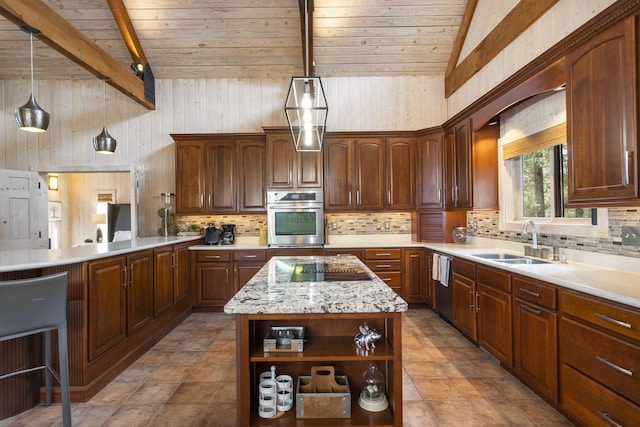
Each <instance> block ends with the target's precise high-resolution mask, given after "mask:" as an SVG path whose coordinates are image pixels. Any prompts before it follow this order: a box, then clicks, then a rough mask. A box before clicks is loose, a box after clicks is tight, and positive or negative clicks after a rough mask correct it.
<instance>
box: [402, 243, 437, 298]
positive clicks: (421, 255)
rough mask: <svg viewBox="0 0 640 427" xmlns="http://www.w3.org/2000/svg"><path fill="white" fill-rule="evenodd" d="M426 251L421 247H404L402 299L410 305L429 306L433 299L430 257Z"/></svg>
mask: <svg viewBox="0 0 640 427" xmlns="http://www.w3.org/2000/svg"><path fill="white" fill-rule="evenodd" d="M427 252H428V251H427V250H425V249H422V248H407V249H404V257H403V258H404V265H403V272H404V299H405V301H407V302H408V303H409V304H412V305H425V306H429V307H431V306H432V300H433V289H432V279H431V268H430V264H431V258H430V257H429V256H428V254H427ZM429 252H430V251H429Z"/></svg>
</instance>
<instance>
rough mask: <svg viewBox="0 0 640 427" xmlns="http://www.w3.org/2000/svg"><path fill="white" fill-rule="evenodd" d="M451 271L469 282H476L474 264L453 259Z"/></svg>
mask: <svg viewBox="0 0 640 427" xmlns="http://www.w3.org/2000/svg"><path fill="white" fill-rule="evenodd" d="M451 266H452V268H453V271H454V272H455V273H457V274H459V275H461V276H464V277H466V278H468V279H471V280H476V264H475V263H473V262H469V261H465V260H463V259H460V258H455V257H454V258H453V261H452V265H451Z"/></svg>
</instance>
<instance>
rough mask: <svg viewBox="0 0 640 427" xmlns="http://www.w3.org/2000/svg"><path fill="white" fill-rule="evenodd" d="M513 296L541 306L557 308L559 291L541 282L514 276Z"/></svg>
mask: <svg viewBox="0 0 640 427" xmlns="http://www.w3.org/2000/svg"><path fill="white" fill-rule="evenodd" d="M513 296H515V297H518V298H520V299H523V300H525V301H529V302H532V303H534V304H538V305H540V306H543V307H546V308H550V309H551V310H557V308H558V303H557V301H558V300H557V291H556V289H555V288H554V287H552V286H548V285H545V284H543V283H541V282H537V281H533V280H531V279H525V278H523V277H520V276H513Z"/></svg>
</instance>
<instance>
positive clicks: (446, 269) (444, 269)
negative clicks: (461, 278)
mask: <svg viewBox="0 0 640 427" xmlns="http://www.w3.org/2000/svg"><path fill="white" fill-rule="evenodd" d="M449 277H451V257H448V256H444V255H441V256H440V283H441V284H442V286H446V287H449Z"/></svg>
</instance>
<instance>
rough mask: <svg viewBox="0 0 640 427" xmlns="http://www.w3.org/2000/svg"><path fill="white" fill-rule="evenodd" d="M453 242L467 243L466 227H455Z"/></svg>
mask: <svg viewBox="0 0 640 427" xmlns="http://www.w3.org/2000/svg"><path fill="white" fill-rule="evenodd" d="M452 234H453V242H454V243H467V240H468V238H469V235H468V234H467V227H462V226H460V227H456V228H454V229H453V233H452Z"/></svg>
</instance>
